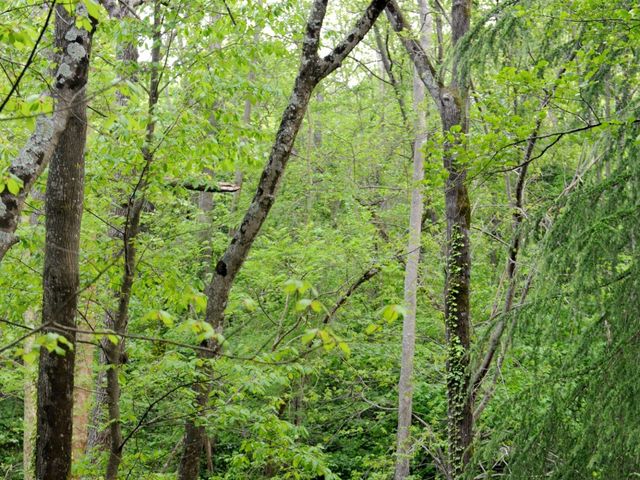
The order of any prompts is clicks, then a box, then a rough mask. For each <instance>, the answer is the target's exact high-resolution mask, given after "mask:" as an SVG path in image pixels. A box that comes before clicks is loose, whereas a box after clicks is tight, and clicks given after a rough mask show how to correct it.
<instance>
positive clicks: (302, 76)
mask: <svg viewBox="0 0 640 480" xmlns="http://www.w3.org/2000/svg"><path fill="white" fill-rule="evenodd" d="M387 3H388V0H373V1H372V2H371V3H370V4H369V6H368V7H367V9H366V10H365V12H364V14H363V15H362V17H361V18H360V19H359V21H358V22H357V24H356V26H355V27H354V28H353V29H352V30H351V32H349V34H348V35H347V36H346V37H345V38H344V39H343V40H342V41H341V42H340V43H339V44H338V45H337V46H336V47H335V48H334V49H333V51H332V52H331V53H329V54H328V55H327V56H325V57H324V58H320V57H319V56H318V48H319V44H320V31H321V29H322V23H323V21H324V16H325V13H326V8H327V0H314V2H313V4H312V6H311V12H310V15H309V19H308V21H307V28H306V33H305V36H304V39H303V43H302V58H301V63H300V69H299V71H298V75H297V77H296V80H295V84H294V88H293V92H292V93H291V97H290V98H289V103H288V105H287V107H286V109H285V111H284V113H283V115H282V119H281V122H280V127H279V129H278V133H277V134H276V139H275V142H274V144H273V148H272V150H271V155H270V156H269V161H268V163H267V165H266V167H265V169H264V170H263V172H262V176H261V178H260V182H259V184H258V188H257V191H256V194H255V196H254V197H253V200H252V202H251V205H250V206H249V208H248V210H247V212H246V214H245V216H244V219H243V220H242V223H241V224H240V228H239V229H238V230H237V231H236V232H235V234H234V236H233V238H232V240H231V242H230V244H229V246H228V247H227V250H226V251H225V253H224V254H223V255H222V258H220V260H219V261H218V263H217V264H216V267H215V271H214V272H213V278H212V280H211V283H210V284H209V286H208V287H207V291H206V293H207V299H208V302H207V311H206V321H207V322H208V323H209V324H210V325H211V326H212V327H213V328H214V330H215V331H216V332H221V331H222V328H223V321H224V310H225V307H226V305H227V300H228V298H229V292H230V290H231V286H232V284H233V281H234V279H235V277H236V275H237V274H238V272H239V271H240V268H241V267H242V264H243V263H244V261H245V259H246V258H247V255H248V254H249V250H250V249H251V245H252V244H253V241H254V240H255V238H256V236H257V235H258V232H259V231H260V228H261V227H262V224H263V223H264V221H265V219H266V218H267V215H268V213H269V211H270V210H271V207H272V205H273V203H274V201H275V195H276V191H277V189H278V185H279V183H280V180H281V178H282V175H283V173H284V170H285V168H286V166H287V162H288V160H289V157H290V155H291V149H292V148H293V144H294V141H295V139H296V136H297V134H298V131H299V130H300V125H301V124H302V120H303V118H304V115H305V112H306V109H307V105H308V104H309V99H310V98H311V94H312V93H313V90H314V88H315V87H316V85H317V84H318V83H319V82H320V81H321V80H322V79H323V78H325V77H326V76H327V75H329V74H330V73H332V72H333V71H334V70H336V69H337V68H339V67H340V65H341V64H342V62H343V61H344V59H345V58H346V57H347V56H348V55H349V53H351V50H353V48H354V47H355V46H356V45H357V44H358V43H360V41H361V40H362V38H364V36H365V35H366V34H367V32H368V31H369V29H370V28H371V26H372V25H373V23H374V22H375V20H376V19H377V18H378V16H379V15H380V13H381V12H382V10H383V9H384V8H385V6H386V5H387ZM208 343H209V346H211V347H212V348H217V347H218V346H217V345H216V343H215V342H214V341H211V340H210V341H209V342H208ZM204 356H205V357H209V358H211V357H213V355H212V354H211V353H208V354H206V355H204ZM208 394H209V387H208V386H206V387H203V386H200V387H199V388H198V389H197V391H196V396H197V400H196V404H197V406H198V407H199V408H204V406H206V403H207V398H208ZM203 441H204V440H203V428H202V427H200V426H196V425H195V423H194V421H193V420H192V419H188V420H187V422H186V426H185V441H184V451H183V456H182V460H181V462H180V468H179V471H178V478H179V479H180V480H193V479H195V478H197V475H198V470H199V463H200V452H202V448H203Z"/></svg>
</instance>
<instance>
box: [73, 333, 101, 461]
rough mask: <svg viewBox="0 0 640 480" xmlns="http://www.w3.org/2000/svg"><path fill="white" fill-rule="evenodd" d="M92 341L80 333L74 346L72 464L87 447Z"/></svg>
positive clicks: (91, 386) (91, 374)
mask: <svg viewBox="0 0 640 480" xmlns="http://www.w3.org/2000/svg"><path fill="white" fill-rule="evenodd" d="M92 323H93V322H92ZM92 326H93V325H92ZM92 340H93V336H92V335H90V334H86V333H80V334H78V343H77V344H76V368H75V386H74V393H73V433H72V438H73V440H72V452H71V459H72V460H73V461H74V462H75V461H77V460H79V459H80V458H81V457H82V456H83V455H84V453H85V450H86V447H87V439H88V433H89V420H90V418H89V417H90V411H91V408H90V406H91V392H92V391H93V387H94V381H93V357H94V353H95V349H96V347H95V345H93V344H92V343H91V341H92ZM80 342H82V343H80Z"/></svg>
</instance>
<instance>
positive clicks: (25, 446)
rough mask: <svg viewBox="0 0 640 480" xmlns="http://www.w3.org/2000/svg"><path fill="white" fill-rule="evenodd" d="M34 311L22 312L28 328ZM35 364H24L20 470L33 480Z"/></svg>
mask: <svg viewBox="0 0 640 480" xmlns="http://www.w3.org/2000/svg"><path fill="white" fill-rule="evenodd" d="M35 323H36V312H35V310H34V309H33V308H29V309H28V310H27V311H26V312H25V313H24V324H25V326H27V327H29V328H35ZM33 343H34V338H33V335H32V336H30V337H27V338H26V339H25V341H24V353H25V354H27V353H29V352H30V351H31V350H33ZM35 379H36V365H30V364H25V366H24V413H23V422H24V433H23V437H22V439H23V440H22V471H23V476H24V480H34V479H35V475H34V474H35V471H34V466H35V464H34V455H33V453H34V440H35V438H36V418H37V416H36V401H37V397H36V396H37V391H36V386H35Z"/></svg>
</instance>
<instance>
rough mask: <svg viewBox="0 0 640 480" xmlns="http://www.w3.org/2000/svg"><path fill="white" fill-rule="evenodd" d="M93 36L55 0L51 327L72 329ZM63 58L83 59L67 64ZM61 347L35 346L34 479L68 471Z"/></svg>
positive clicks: (66, 381)
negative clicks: (65, 114)
mask: <svg viewBox="0 0 640 480" xmlns="http://www.w3.org/2000/svg"><path fill="white" fill-rule="evenodd" d="M76 11H77V13H78V14H82V12H83V11H84V13H85V14H86V9H84V6H78V7H77V10H76ZM90 40H91V34H90V33H89V32H87V31H85V30H82V29H79V28H77V27H76V26H75V17H72V16H70V15H68V14H67V12H66V10H65V8H64V7H62V6H58V7H57V8H56V46H57V48H58V49H59V50H60V51H61V52H63V54H62V58H61V64H60V68H59V69H58V73H57V75H56V87H57V88H58V89H60V90H62V91H63V92H64V93H65V95H63V96H62V97H61V98H60V100H61V101H60V102H59V104H60V106H62V107H63V108H66V109H68V110H69V113H70V115H69V118H68V122H67V124H66V126H65V128H64V131H63V132H62V134H61V136H60V140H59V142H58V144H57V146H56V148H55V152H54V154H53V157H52V159H51V165H50V168H49V177H48V180H47V190H46V208H45V212H46V222H45V228H46V243H45V258H44V273H43V292H44V294H43V306H42V322H43V325H45V328H44V330H43V331H44V332H53V330H52V328H55V327H53V326H54V325H55V324H57V325H61V326H63V327H71V328H75V314H76V306H77V289H78V281H79V275H78V254H79V247H80V224H81V221H82V206H83V197H84V192H83V188H84V147H85V141H86V130H87V114H86V99H85V89H84V87H85V85H86V83H87V78H88V67H89V53H90ZM66 59H71V60H73V61H74V65H76V64H81V66H78V65H76V68H69V67H70V66H69V65H67V66H66V67H65V65H66V63H65V61H66ZM69 72H72V74H71V75H69ZM71 89H73V91H74V92H75V94H74V95H73V96H72V97H71V96H69V94H70V93H71V92H72V90H71ZM49 326H52V328H49ZM61 335H62V336H63V337H65V338H66V340H67V342H68V343H69V344H70V345H72V346H73V345H74V344H75V333H73V332H71V331H67V332H65V333H62V334H61ZM58 346H59V347H60V348H61V349H62V351H63V354H58V353H56V352H55V351H54V352H49V351H48V350H47V349H46V348H42V349H41V351H40V371H39V375H38V409H37V411H38V421H37V437H36V478H37V479H39V480H57V479H60V480H67V479H68V478H69V474H70V470H71V440H72V425H73V385H74V364H75V363H74V362H75V352H74V350H73V348H72V347H68V346H67V345H64V344H62V343H58Z"/></svg>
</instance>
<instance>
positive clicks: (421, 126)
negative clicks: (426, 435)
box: [395, 0, 430, 480]
mask: <svg viewBox="0 0 640 480" xmlns="http://www.w3.org/2000/svg"><path fill="white" fill-rule="evenodd" d="M418 3H419V6H420V11H421V29H422V32H421V43H422V46H423V48H424V49H425V50H426V48H427V32H429V28H430V25H429V24H427V22H428V21H429V17H428V14H427V7H426V4H425V2H424V0H419V2H418ZM424 96H425V89H424V84H423V83H422V80H421V79H420V76H419V74H418V73H417V72H414V76H413V110H414V112H415V139H414V142H413V177H412V190H411V209H410V214H409V242H408V244H407V252H408V255H407V263H406V267H405V276H404V304H405V308H406V314H405V317H404V321H403V325H402V360H401V365H400V381H399V383H398V431H397V437H396V438H397V446H396V468H395V480H404V479H405V478H407V477H408V476H409V463H410V459H411V441H410V429H411V416H412V413H413V412H412V410H413V408H412V407H413V362H414V356H415V344H416V310H417V289H418V266H419V263H420V240H421V236H422V209H423V205H422V203H423V201H422V180H423V178H424V165H423V164H424V158H423V154H422V146H423V145H424V142H425V140H426V115H425V111H424V106H423V103H424V102H423V101H424Z"/></svg>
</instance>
